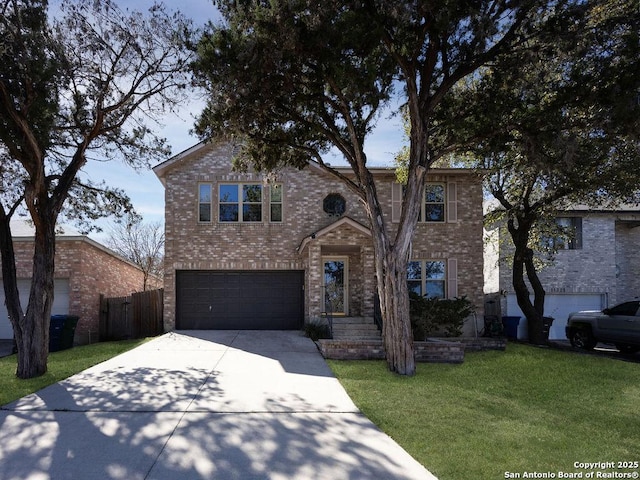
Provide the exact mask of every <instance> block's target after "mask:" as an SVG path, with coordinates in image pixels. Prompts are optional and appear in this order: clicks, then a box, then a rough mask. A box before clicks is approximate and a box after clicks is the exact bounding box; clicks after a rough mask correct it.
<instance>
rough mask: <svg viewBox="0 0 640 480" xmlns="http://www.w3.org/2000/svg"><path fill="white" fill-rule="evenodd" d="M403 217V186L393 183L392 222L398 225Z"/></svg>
mask: <svg viewBox="0 0 640 480" xmlns="http://www.w3.org/2000/svg"><path fill="white" fill-rule="evenodd" d="M401 216H402V185H401V184H399V183H398V182H391V221H392V222H394V223H398V222H399V221H400V217H401Z"/></svg>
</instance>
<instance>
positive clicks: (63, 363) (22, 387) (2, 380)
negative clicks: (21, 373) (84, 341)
mask: <svg viewBox="0 0 640 480" xmlns="http://www.w3.org/2000/svg"><path fill="white" fill-rule="evenodd" d="M143 342H145V340H124V341H121V342H103V343H94V344H92V345H84V346H81V347H74V348H71V349H69V350H62V351H60V352H54V353H50V354H49V361H48V363H47V373H45V374H44V375H42V376H40V377H36V378H30V379H28V380H20V379H18V378H17V377H16V362H17V357H16V355H11V356H8V357H4V358H0V405H5V404H7V403H9V402H12V401H13V400H17V399H18V398H21V397H24V396H25V395H28V394H30V393H33V392H37V391H38V390H40V389H41V388H44V387H46V386H48V385H51V384H53V383H56V382H58V381H60V380H63V379H65V378H68V377H70V376H71V375H74V374H76V373H78V372H81V371H82V370H85V369H87V368H89V367H91V366H93V365H96V364H98V363H100V362H104V361H105V360H108V359H109V358H111V357H115V356H116V355H119V354H121V353H123V352H125V351H127V350H130V349H132V348H134V347H136V346H138V345H140V344H141V343H143Z"/></svg>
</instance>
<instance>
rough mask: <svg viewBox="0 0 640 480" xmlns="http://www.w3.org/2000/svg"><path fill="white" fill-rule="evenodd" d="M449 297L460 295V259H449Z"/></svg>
mask: <svg viewBox="0 0 640 480" xmlns="http://www.w3.org/2000/svg"><path fill="white" fill-rule="evenodd" d="M447 283H448V285H447V286H448V288H447V298H455V297H457V296H458V260H457V259H455V258H450V259H449V260H448V261H447Z"/></svg>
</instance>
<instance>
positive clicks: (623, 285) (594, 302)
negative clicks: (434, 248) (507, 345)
mask: <svg viewBox="0 0 640 480" xmlns="http://www.w3.org/2000/svg"><path fill="white" fill-rule="evenodd" d="M557 221H558V222H559V223H560V224H561V225H563V226H564V227H569V228H570V229H572V230H573V231H575V235H574V236H573V238H571V239H570V240H567V241H558V243H557V245H558V247H559V249H558V251H557V253H556V254H555V258H554V261H553V262H552V263H551V264H550V265H548V266H546V267H544V268H542V269H541V270H540V271H539V272H538V274H539V277H540V280H541V282H542V285H543V287H544V289H545V292H546V295H545V316H549V317H553V318H554V322H553V325H552V327H551V331H550V336H549V337H550V338H551V339H566V336H565V331H564V327H565V325H566V323H567V317H568V316H569V314H570V313H571V312H575V311H579V310H600V309H602V308H606V307H608V306H613V305H615V304H617V303H620V302H623V301H627V300H631V299H634V298H638V296H640V206H637V205H634V206H624V207H620V208H618V209H616V210H613V209H612V210H597V211H596V210H590V209H588V208H587V207H576V208H575V209H573V210H565V211H562V212H560V213H559V214H558V216H557ZM486 234H487V241H486V251H485V293H486V294H487V299H488V301H489V302H491V303H489V304H487V306H486V311H487V313H489V312H490V311H491V310H492V309H493V308H494V307H496V310H497V312H495V313H499V314H501V315H508V316H523V314H522V311H521V310H520V308H519V307H518V304H517V301H516V295H515V292H514V289H513V286H512V276H511V274H512V272H511V266H510V264H509V262H508V261H506V260H504V259H505V258H506V257H507V256H508V252H509V251H510V249H511V248H512V244H511V243H510V242H507V243H504V242H502V241H498V236H499V235H500V234H499V229H497V228H496V229H494V230H492V231H491V232H486ZM503 234H504V235H505V236H507V237H508V235H509V234H508V233H507V232H506V231H504V233H503ZM497 245H501V247H499V249H500V250H501V251H500V256H501V257H502V260H501V261H498V248H497ZM510 246H511V247H510ZM529 291H530V292H532V293H533V290H532V289H531V288H529ZM498 307H499V309H498ZM526 331H527V330H526V320H521V321H520V326H519V329H518V337H519V338H526V335H527V334H526Z"/></svg>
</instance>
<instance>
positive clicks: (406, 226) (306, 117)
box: [194, 0, 545, 375]
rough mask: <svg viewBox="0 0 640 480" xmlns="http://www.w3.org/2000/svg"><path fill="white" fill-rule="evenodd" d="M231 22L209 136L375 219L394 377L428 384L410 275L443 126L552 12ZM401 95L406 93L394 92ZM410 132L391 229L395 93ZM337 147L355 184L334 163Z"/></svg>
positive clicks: (302, 2) (317, 6) (397, 7)
mask: <svg viewBox="0 0 640 480" xmlns="http://www.w3.org/2000/svg"><path fill="white" fill-rule="evenodd" d="M216 4H217V5H218V7H219V9H220V11H221V12H222V14H223V17H224V23H223V24H222V25H219V26H213V25H212V26H211V27H210V29H209V31H208V32H207V33H206V34H205V35H204V36H203V38H202V39H201V41H200V42H199V44H198V47H197V48H198V50H197V51H198V60H197V62H196V63H195V65H194V71H195V73H196V75H197V78H198V79H199V83H200V84H201V85H202V86H204V87H205V88H206V89H207V90H208V91H209V101H208V104H207V107H206V109H205V111H204V112H203V113H202V115H201V117H200V119H199V121H198V124H197V131H198V133H199V134H200V135H201V136H202V137H204V138H207V137H212V136H224V135H226V136H228V137H230V138H235V139H237V140H238V142H239V144H240V147H241V153H240V154H239V156H238V158H237V165H238V166H239V167H247V166H249V165H253V166H254V167H256V168H257V169H267V170H268V169H275V168H277V167H278V166H280V165H284V164H286V165H295V166H298V167H301V168H302V167H304V166H305V165H307V164H308V163H309V162H314V163H316V164H317V165H319V166H320V168H322V169H324V170H325V171H327V172H329V173H330V174H332V175H334V176H335V177H336V178H339V179H340V180H341V181H343V182H345V183H346V185H348V186H349V188H350V189H351V190H352V191H353V192H354V193H355V194H356V195H357V196H358V197H359V198H360V199H361V201H362V203H363V205H364V207H365V210H366V212H367V215H368V217H369V220H370V224H371V228H372V236H373V244H374V251H375V262H376V278H377V285H378V291H379V294H380V295H379V296H380V306H381V310H382V315H383V317H384V327H383V342H384V347H385V351H386V355H387V363H388V365H389V368H390V369H391V370H392V371H394V372H398V373H401V374H408V375H411V374H413V373H414V372H415V361H414V354H413V344H412V334H411V324H410V319H409V295H408V290H407V285H406V266H407V258H408V252H409V246H410V242H411V238H412V236H413V232H414V229H415V226H416V223H417V219H418V213H419V205H420V202H421V199H422V196H423V194H424V184H425V173H426V171H427V169H428V168H429V167H430V166H431V164H432V162H434V161H435V160H436V159H438V158H439V157H441V156H443V155H445V154H446V153H448V152H449V151H451V149H452V145H451V144H446V143H443V142H440V143H438V142H434V138H436V137H439V136H442V135H444V133H446V132H439V131H438V129H442V127H441V126H438V125H435V124H434V122H433V119H434V114H435V112H436V110H437V109H438V108H439V106H440V105H441V104H442V103H443V101H444V100H445V99H446V98H447V96H448V95H449V92H450V91H451V89H452V88H453V87H454V86H455V85H456V84H457V83H458V82H459V81H460V80H462V79H464V78H465V77H467V76H468V75H470V74H472V73H473V72H475V71H476V70H477V69H478V68H480V67H481V66H482V65H484V64H486V63H487V62H488V61H490V60H492V59H493V58H495V57H496V55H498V54H499V53H500V52H504V51H508V50H510V49H513V48H514V47H515V46H516V45H518V44H519V43H520V42H521V41H522V38H525V37H527V36H529V35H530V34H531V31H530V27H531V25H530V23H531V22H530V20H531V19H532V18H533V17H534V13H535V12H537V11H538V9H541V8H542V9H544V8H545V4H544V2H542V1H540V2H538V1H537V0H531V1H528V0H523V1H516V2H503V1H486V0H481V1H478V2H466V1H458V0H453V1H449V2H445V3H442V4H438V5H437V6H435V5H434V4H432V3H431V2H422V1H419V2H402V1H399V2H388V1H382V0H368V1H363V2H360V1H358V2H355V1H353V2H352V1H348V2H342V1H341V2H338V1H333V0H328V1H326V2H320V3H318V2H310V1H308V0H293V1H284V0H283V1H280V0H274V1H270V2H259V1H242V2H237V1H218V2H216ZM394 89H397V91H395V92H394ZM394 93H395V94H398V95H403V96H404V97H405V98H406V105H407V111H408V112H409V120H410V126H411V130H410V131H411V135H410V142H409V143H410V145H409V149H410V155H409V161H408V175H407V178H408V180H407V184H406V188H405V190H404V199H403V209H402V218H401V221H400V224H399V226H398V228H397V230H396V229H392V228H390V226H389V225H387V224H386V220H385V216H384V215H383V211H382V207H381V205H380V202H379V199H378V194H377V187H376V184H375V181H374V178H373V176H372V174H371V172H370V171H369V169H368V168H367V157H366V155H365V153H364V143H365V139H366V137H367V135H368V134H369V133H370V132H371V130H372V128H373V126H374V125H375V122H376V120H377V117H378V115H379V113H380V111H381V107H383V106H385V105H387V103H388V101H389V98H390V96H391V95H392V94H394ZM331 147H333V148H336V149H337V150H338V151H339V152H340V153H341V154H342V155H343V156H344V158H345V159H346V161H347V162H348V164H349V165H350V166H351V169H352V171H353V173H352V175H349V176H346V175H342V174H341V173H340V172H338V171H336V170H335V169H332V168H331V167H330V166H329V165H327V164H326V163H325V162H324V161H323V158H322V155H323V154H324V153H325V152H326V151H327V150H328V149H329V148H331Z"/></svg>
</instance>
